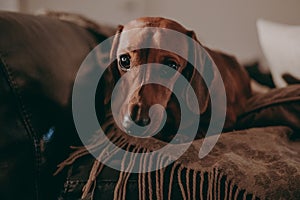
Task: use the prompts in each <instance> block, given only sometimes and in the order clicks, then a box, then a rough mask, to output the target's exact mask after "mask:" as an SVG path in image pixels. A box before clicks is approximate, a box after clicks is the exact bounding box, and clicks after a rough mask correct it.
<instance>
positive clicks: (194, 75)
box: [183, 31, 214, 114]
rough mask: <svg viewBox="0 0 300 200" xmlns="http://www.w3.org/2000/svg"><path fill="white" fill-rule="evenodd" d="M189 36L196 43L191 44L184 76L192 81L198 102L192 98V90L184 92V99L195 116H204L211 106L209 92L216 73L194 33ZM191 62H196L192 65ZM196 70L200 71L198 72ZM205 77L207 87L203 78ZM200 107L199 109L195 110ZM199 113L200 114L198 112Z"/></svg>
mask: <svg viewBox="0 0 300 200" xmlns="http://www.w3.org/2000/svg"><path fill="white" fill-rule="evenodd" d="M187 35H188V36H190V37H191V38H192V39H193V40H194V42H189V45H188V46H189V49H188V53H189V57H188V58H189V61H190V62H189V63H188V66H187V67H186V68H185V69H184V71H183V75H184V76H185V77H186V78H187V79H188V80H189V81H190V84H191V86H192V88H193V90H194V92H195V94H196V96H197V101H198V102H196V101H195V99H194V100H193V99H192V98H191V92H192V91H190V89H186V90H185V91H184V94H183V95H184V97H185V100H186V103H187V107H188V108H189V109H190V110H191V111H192V112H194V113H195V114H203V113H204V112H205V111H206V110H207V107H208V104H209V91H208V88H209V86H210V84H211V82H212V80H213V77H214V71H213V66H212V62H211V59H210V57H209V56H208V54H207V52H206V51H205V50H204V48H203V47H202V45H201V43H200V42H199V41H198V39H197V37H196V34H195V33H194V31H188V32H187ZM191 62H194V63H192V64H193V65H194V66H193V65H192V64H191ZM196 68H197V69H198V70H196ZM204 76H205V79H206V81H207V85H206V83H205V81H204V79H203V78H202V77H204ZM198 106H199V109H200V110H199V109H195V108H197V107H198ZM197 111H199V112H197Z"/></svg>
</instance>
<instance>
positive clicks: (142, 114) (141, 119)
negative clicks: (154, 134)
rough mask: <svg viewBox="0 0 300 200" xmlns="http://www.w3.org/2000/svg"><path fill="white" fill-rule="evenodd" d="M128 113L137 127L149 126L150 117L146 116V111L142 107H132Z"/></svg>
mask: <svg viewBox="0 0 300 200" xmlns="http://www.w3.org/2000/svg"><path fill="white" fill-rule="evenodd" d="M129 112H130V113H129V115H130V117H131V119H132V120H133V122H134V123H136V124H137V125H139V126H147V125H149V124H150V117H149V115H148V112H147V109H143V107H142V106H139V105H133V106H132V108H131V109H130V111H129Z"/></svg>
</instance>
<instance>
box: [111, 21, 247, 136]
mask: <svg viewBox="0 0 300 200" xmlns="http://www.w3.org/2000/svg"><path fill="white" fill-rule="evenodd" d="M146 27H158V28H162V29H171V30H174V31H178V32H180V33H183V34H185V35H187V36H188V37H191V38H193V39H194V40H195V41H197V42H198V40H197V38H196V35H195V33H194V32H193V31H189V30H186V29H185V28H184V27H183V26H181V25H180V24H178V23H176V22H174V21H172V20H168V19H165V18H156V17H145V18H140V19H137V20H134V21H131V22H130V23H128V24H127V25H125V26H120V28H119V31H118V33H117V35H116V36H115V39H114V42H113V47H112V50H111V56H112V58H114V57H116V58H117V59H118V60H117V63H116V62H115V64H116V65H117V66H112V67H113V69H112V71H114V72H113V73H112V74H113V76H114V79H115V81H116V80H118V79H119V78H120V77H122V76H124V75H125V74H126V73H128V71H130V74H126V76H127V78H126V80H123V82H122V83H121V85H122V90H121V93H122V92H123V97H122V99H119V100H118V102H119V104H118V105H119V111H120V112H119V115H118V117H117V118H118V119H117V120H119V121H120V123H119V125H120V126H123V128H124V129H125V130H130V126H131V123H133V122H135V124H138V125H140V126H147V125H149V124H150V123H151V124H150V125H151V126H154V127H156V128H157V127H158V126H159V124H160V122H161V120H162V113H161V112H157V113H156V114H155V122H153V119H150V117H149V109H150V107H151V106H153V105H155V104H160V105H161V106H163V107H164V108H165V110H166V111H167V115H168V117H167V121H166V125H165V127H164V128H163V129H162V130H161V131H160V133H159V134H158V137H159V138H161V139H163V140H168V139H166V138H168V137H169V135H168V134H169V133H170V132H172V133H174V132H173V131H176V129H177V128H178V125H179V123H186V124H187V125H186V126H188V125H190V124H191V123H192V122H190V121H188V120H186V121H185V119H181V116H180V106H179V103H178V101H177V100H176V98H175V96H174V94H172V91H171V90H170V89H168V88H166V87H163V86H161V85H158V84H147V85H144V83H145V82H147V80H148V79H150V78H151V76H157V73H156V75H155V73H153V71H154V70H155V69H154V68H153V67H151V66H150V65H149V66H148V65H147V67H146V68H145V70H144V71H142V72H141V71H139V70H138V69H139V68H140V66H141V65H144V64H149V63H160V64H163V65H167V66H169V67H171V68H173V69H175V70H177V71H178V72H179V73H180V74H182V75H184V77H185V78H186V79H187V80H188V81H189V82H190V84H191V86H192V87H193V89H194V91H195V94H196V96H197V99H198V104H195V102H190V101H189V98H190V97H189V96H188V95H189V94H188V93H187V94H184V95H187V96H186V98H185V99H186V107H185V108H186V109H190V110H191V113H193V114H197V115H201V122H200V127H199V132H201V129H202V128H203V129H205V128H207V124H208V123H209V118H210V98H209V95H210V94H209V93H214V96H217V97H218V96H219V97H222V96H223V97H224V95H226V96H227V111H225V110H224V109H226V108H219V110H220V112H226V121H225V126H224V128H225V129H231V128H233V127H234V123H235V121H236V118H237V115H238V114H240V113H241V112H242V110H243V108H244V106H245V101H246V99H247V98H248V97H249V96H250V95H251V89H250V79H249V77H248V75H247V72H246V71H245V70H244V69H243V68H242V67H241V66H240V65H239V64H238V62H237V61H236V59H235V58H234V57H232V56H228V55H226V54H224V53H221V52H217V51H213V50H211V49H209V48H207V47H203V48H204V49H205V50H206V51H207V52H208V54H209V55H210V57H211V58H212V59H213V61H214V63H215V64H216V66H217V67H218V69H219V71H220V74H221V76H222V79H223V82H224V86H225V90H226V94H224V93H222V92H221V91H220V89H219V88H220V84H222V80H220V79H217V78H216V77H217V76H215V75H216V72H215V71H213V69H212V68H210V67H209V66H208V67H207V66H206V68H205V67H203V66H202V68H200V71H201V70H202V72H203V73H205V74H206V75H207V74H208V76H210V80H209V81H208V82H206V84H207V85H205V82H204V80H203V78H202V77H201V75H200V74H199V73H197V72H196V70H195V69H194V68H193V67H191V65H190V63H189V62H187V60H186V59H183V58H182V57H181V56H179V55H177V54H176V53H174V52H169V51H165V50H161V49H151V48H149V49H143V48H135V49H132V47H141V46H143V45H145V41H147V42H148V43H149V42H150V43H153V44H154V43H155V44H156V45H158V46H159V45H160V44H161V43H163V42H165V43H166V42H167V43H168V45H170V46H172V48H173V49H176V51H180V52H181V53H182V55H184V56H186V58H187V57H189V56H190V54H197V53H200V52H197V50H196V49H195V47H194V46H193V45H191V44H189V43H188V42H187V40H185V39H182V40H180V41H171V39H172V38H167V39H166V38H165V37H163V33H161V32H159V31H157V32H155V33H151V34H150V35H149V33H147V31H146V30H145V31H139V32H137V33H136V34H124V32H126V31H128V30H133V29H135V28H146ZM168 39H169V40H170V41H166V40H168ZM198 43H199V42H198ZM178 44H180V45H178ZM199 44H200V43H199ZM201 46H202V45H201ZM196 57H197V56H196ZM201 62H202V61H201ZM160 73H163V72H161V71H160V72H159V73H158V74H160ZM179 73H175V74H173V75H172V76H167V77H164V76H162V75H159V76H158V77H156V78H157V79H161V80H162V81H167V82H168V84H169V85H170V88H172V87H174V85H175V84H176V80H177V79H178V76H179V75H178V74H179ZM108 99H109V98H108ZM220 99H222V98H220ZM197 106H199V109H200V110H199V111H197V110H198V109H195V108H196V107H197ZM130 119H132V121H133V122H132V121H131V120H130ZM152 122H153V123H152ZM204 127H205V128H204ZM154 129H155V128H154ZM154 129H153V130H154ZM153 130H152V131H153ZM155 130H156V129H155ZM149 131H150V129H149ZM168 132H169V133H168Z"/></svg>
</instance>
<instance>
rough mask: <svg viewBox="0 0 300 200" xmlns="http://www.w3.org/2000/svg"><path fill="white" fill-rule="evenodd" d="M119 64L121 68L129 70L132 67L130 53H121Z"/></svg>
mask: <svg viewBox="0 0 300 200" xmlns="http://www.w3.org/2000/svg"><path fill="white" fill-rule="evenodd" d="M119 64H120V66H121V69H122V70H124V71H129V69H130V56H129V55H128V54H124V55H121V56H120V58H119Z"/></svg>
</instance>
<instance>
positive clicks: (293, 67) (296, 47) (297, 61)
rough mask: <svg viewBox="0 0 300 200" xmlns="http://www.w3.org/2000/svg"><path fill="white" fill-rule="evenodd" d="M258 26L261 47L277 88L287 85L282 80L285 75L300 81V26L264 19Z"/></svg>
mask: <svg viewBox="0 0 300 200" xmlns="http://www.w3.org/2000/svg"><path fill="white" fill-rule="evenodd" d="M256 25H257V31H258V37H259V41H260V45H261V48H262V51H263V53H264V56H265V58H266V60H267V62H268V64H269V66H270V71H271V73H272V77H273V80H274V83H275V85H276V87H284V86H286V85H287V83H286V82H285V81H284V79H283V78H282V75H283V74H285V73H288V74H290V75H292V76H293V77H295V78H297V79H299V80H300V26H292V25H286V24H279V23H274V22H270V21H266V20H262V19H260V20H258V21H257V24H256Z"/></svg>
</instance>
